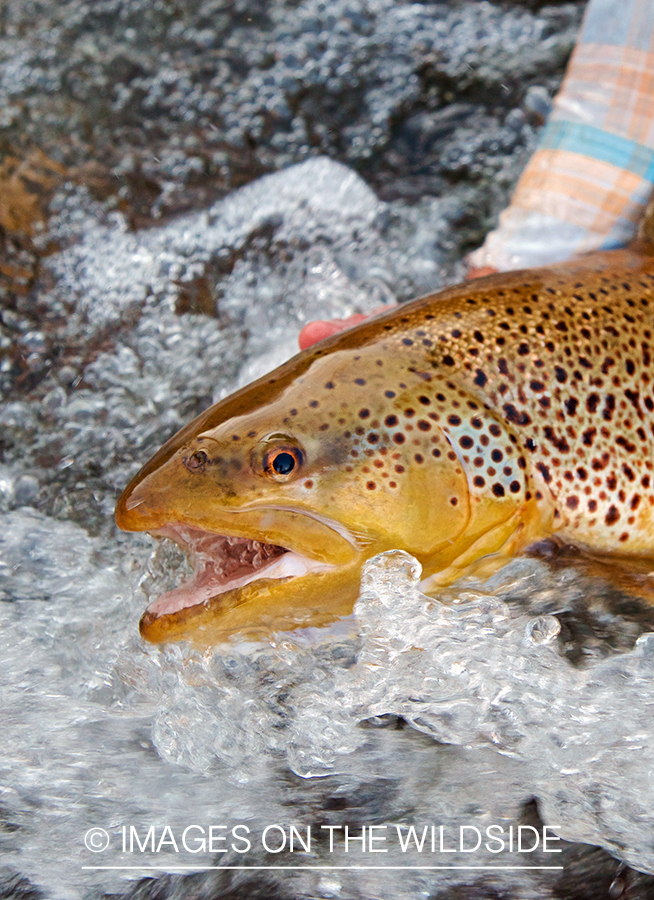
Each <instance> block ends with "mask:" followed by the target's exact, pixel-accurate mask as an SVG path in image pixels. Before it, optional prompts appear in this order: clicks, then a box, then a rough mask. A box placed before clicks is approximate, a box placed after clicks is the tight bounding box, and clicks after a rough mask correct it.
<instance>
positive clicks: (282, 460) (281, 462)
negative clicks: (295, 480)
mask: <svg viewBox="0 0 654 900" xmlns="http://www.w3.org/2000/svg"><path fill="white" fill-rule="evenodd" d="M272 467H273V469H274V470H275V472H277V474H278V475H288V473H289V472H292V471H293V469H294V468H295V457H294V456H293V455H292V454H291V453H286V452H282V453H278V454H277V456H276V457H275V458H274V459H273V462H272Z"/></svg>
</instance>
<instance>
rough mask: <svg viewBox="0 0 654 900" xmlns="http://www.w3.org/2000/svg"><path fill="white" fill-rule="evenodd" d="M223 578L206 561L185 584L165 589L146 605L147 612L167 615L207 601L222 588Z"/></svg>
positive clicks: (219, 572) (221, 574) (220, 573)
mask: <svg viewBox="0 0 654 900" xmlns="http://www.w3.org/2000/svg"><path fill="white" fill-rule="evenodd" d="M224 585H225V578H224V576H223V573H222V571H216V567H215V566H214V565H213V564H212V563H207V564H206V565H204V566H203V567H201V568H200V569H199V570H196V572H195V574H194V576H193V577H192V578H191V579H190V580H189V581H187V582H186V583H185V584H181V585H180V586H179V587H177V588H174V589H173V590H172V591H166V592H165V593H164V594H162V595H161V596H160V597H158V598H157V599H156V600H155V601H154V603H151V604H150V606H149V607H148V612H150V613H153V614H154V615H156V616H167V615H170V614H171V613H174V612H178V611H179V610H180V609H186V608H187V607H189V606H198V605H199V604H201V603H208V602H209V600H211V598H212V597H215V596H216V594H219V593H220V592H221V590H224Z"/></svg>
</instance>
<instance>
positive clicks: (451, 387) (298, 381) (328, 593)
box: [116, 249, 654, 644]
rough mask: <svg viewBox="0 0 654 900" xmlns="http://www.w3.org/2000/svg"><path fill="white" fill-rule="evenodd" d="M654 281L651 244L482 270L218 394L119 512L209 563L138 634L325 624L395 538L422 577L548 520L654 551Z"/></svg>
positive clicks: (492, 559)
mask: <svg viewBox="0 0 654 900" xmlns="http://www.w3.org/2000/svg"><path fill="white" fill-rule="evenodd" d="M653 292H654V257H653V256H652V255H650V254H649V252H648V251H647V250H646V249H643V250H642V252H640V251H636V250H616V251H609V252H603V253H596V254H590V255H588V256H586V257H582V258H581V259H579V260H576V261H574V262H571V263H566V264H562V265H555V266H550V267H547V268H541V269H532V270H525V271H521V272H511V273H505V274H500V275H492V276H490V277H486V278H480V279H478V280H476V281H472V282H468V283H465V284H462V285H458V286H456V287H452V288H449V289H447V290H444V291H440V292H438V293H436V294H433V295H431V296H427V297H423V298H421V299H418V300H415V301H414V302H412V303H408V304H405V305H402V306H399V307H397V308H395V309H393V310H391V311H390V312H387V313H385V314H383V315H381V316H379V317H378V318H376V319H373V320H368V321H366V322H364V323H362V324H360V325H358V326H357V327H355V328H353V329H351V330H349V331H346V332H342V333H340V334H337V335H335V336H333V337H331V338H329V339H327V340H325V341H322V342H321V343H319V344H316V345H314V346H313V347H311V348H309V349H308V350H305V351H304V352H303V353H300V354H299V355H298V356H296V357H294V358H293V359H291V360H290V361H289V362H287V363H286V364H285V365H283V366H281V367H280V368H279V369H277V370H276V371H274V372H272V373H271V374H269V375H267V376H265V377H264V378H261V379H260V380H259V381H256V382H255V383H254V384H252V385H250V386H249V387H247V388H244V389H243V390H240V391H238V392H237V393H235V394H233V395H232V396H231V397H228V398H227V399H225V400H223V401H221V402H220V403H217V404H216V405H215V406H213V407H211V408H210V409H208V410H207V411H206V412H205V413H203V414H202V415H201V416H199V417H198V418H197V419H196V420H195V421H194V422H191V423H190V424H189V425H187V426H186V427H185V428H184V429H182V430H181V431H180V432H179V433H178V434H177V435H176V436H175V437H173V438H171V440H169V441H168V443H167V444H165V445H164V446H163V447H162V448H161V450H159V452H158V453H157V454H156V455H155V456H154V457H153V458H152V459H151V460H150V462H149V463H147V465H145V466H144V468H143V469H142V470H141V471H140V472H139V473H138V475H137V476H136V477H135V478H134V479H133V480H132V482H131V483H130V484H129V485H128V487H127V488H126V489H125V491H124V492H123V494H122V496H121V498H120V500H119V502H118V506H117V510H116V520H117V523H118V525H119V526H120V527H121V528H123V529H126V530H128V531H149V532H151V533H152V534H153V535H157V536H163V537H167V538H172V539H173V540H174V541H176V542H177V543H178V544H179V545H180V546H181V547H182V548H184V549H185V550H186V551H187V553H188V555H189V557H190V559H191V562H192V563H193V565H194V567H195V574H194V576H193V577H192V578H191V580H190V581H189V582H188V583H187V584H184V585H182V586H181V587H179V588H177V589H175V590H173V591H169V592H168V593H166V594H164V595H163V596H162V597H160V598H159V599H158V600H156V601H155V602H154V603H152V604H151V605H150V607H149V608H148V610H147V611H146V613H145V614H144V616H143V618H142V620H141V633H142V634H143V636H144V637H145V638H147V639H148V640H150V641H154V642H159V641H164V640H175V639H180V638H189V639H192V640H195V641H196V642H198V643H201V644H211V643H214V642H217V641H220V640H224V639H225V638H226V637H228V636H229V635H231V634H233V633H236V632H241V633H247V634H250V635H252V634H259V635H261V634H262V633H266V632H269V631H270V630H271V629H284V628H289V627H299V626H307V625H318V624H323V623H325V622H327V621H330V620H333V619H334V618H336V617H337V616H340V615H346V614H348V613H350V612H351V610H352V606H353V603H354V601H355V599H356V597H357V595H358V591H359V579H360V574H361V569H362V566H363V563H364V562H365V560H367V559H368V558H370V557H371V556H373V555H375V554H377V553H379V552H382V551H385V550H391V549H396V548H399V549H402V550H406V551H408V552H409V553H411V554H412V555H413V556H415V557H417V559H418V560H419V561H420V562H421V564H422V566H423V573H424V581H423V582H422V587H423V589H424V590H425V592H427V593H429V592H430V591H433V590H434V589H435V588H436V587H437V586H438V585H441V584H445V583H448V582H451V581H453V580H454V579H456V578H457V577H458V576H459V575H461V574H462V573H464V572H466V571H467V570H470V567H471V566H473V565H476V566H477V571H483V570H484V566H487V568H488V565H490V566H491V567H492V566H493V565H495V564H497V563H498V562H499V563H501V562H502V561H505V559H506V557H508V556H511V555H513V554H516V553H518V552H519V551H521V550H523V549H524V548H526V547H527V546H528V545H529V544H530V543H532V542H534V541H537V540H539V539H543V538H547V537H550V536H552V535H557V536H559V537H561V538H562V539H564V540H565V541H566V542H570V543H573V544H575V545H577V546H579V547H582V548H587V549H589V550H591V551H595V552H597V551H599V552H600V553H603V554H615V555H616V556H617V555H619V556H621V557H630V558H636V559H637V558H640V559H643V558H648V557H654V483H653V478H654V474H653V473H652V467H653V461H654V365H653V362H652V360H653V355H654V337H653V332H654V293H653ZM480 561H482V562H481V563H480Z"/></svg>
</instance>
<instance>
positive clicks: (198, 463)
mask: <svg viewBox="0 0 654 900" xmlns="http://www.w3.org/2000/svg"><path fill="white" fill-rule="evenodd" d="M208 462H209V457H208V456H207V454H206V452H205V451H204V450H196V451H195V453H192V454H191V455H190V456H188V457H186V458H185V459H184V465H185V466H186V468H187V469H188V470H189V472H198V471H201V470H202V469H204V467H205V466H206V464H207V463H208Z"/></svg>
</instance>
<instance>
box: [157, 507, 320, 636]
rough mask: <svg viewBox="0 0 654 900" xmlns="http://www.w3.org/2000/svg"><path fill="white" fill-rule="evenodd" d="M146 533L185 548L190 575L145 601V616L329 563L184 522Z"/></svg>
mask: <svg viewBox="0 0 654 900" xmlns="http://www.w3.org/2000/svg"><path fill="white" fill-rule="evenodd" d="M151 533H152V534H153V535H154V536H155V537H163V538H170V539H172V540H173V541H175V543H176V544H178V545H179V546H180V547H181V549H182V550H183V551H184V552H185V553H186V555H187V557H188V560H189V563H190V564H191V567H192V568H193V575H192V576H191V578H190V579H189V580H188V581H186V582H184V583H183V584H181V585H180V586H179V587H177V588H174V589H173V590H171V591H166V592H165V593H163V594H161V596H160V597H158V598H157V599H156V600H155V601H154V602H153V603H151V604H150V605H149V606H148V608H147V610H146V613H145V617H147V619H148V620H149V621H151V620H152V619H155V618H159V617H161V616H172V615H174V614H175V613H179V612H180V611H181V610H185V609H189V608H190V607H194V606H208V605H209V604H210V603H213V602H214V601H216V600H219V599H220V596H221V595H222V594H227V593H229V592H231V591H234V590H237V589H239V588H243V587H245V586H246V585H248V584H251V583H252V582H254V581H258V580H261V579H275V580H287V579H289V578H297V577H298V576H301V575H306V574H307V573H308V572H324V571H327V570H328V569H331V568H333V566H330V565H327V564H326V563H321V562H319V561H318V560H313V559H309V558H308V557H305V556H301V555H300V554H299V553H296V552H294V551H292V550H288V549H287V548H285V547H280V546H278V545H277V544H266V543H262V542H261V541H256V540H252V539H248V538H240V537H230V536H228V535H223V534H215V533H213V532H207V531H202V530H201V529H199V528H194V527H192V526H189V525H167V526H166V527H165V528H161V529H158V530H157V531H153V532H151Z"/></svg>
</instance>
